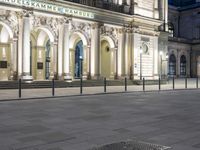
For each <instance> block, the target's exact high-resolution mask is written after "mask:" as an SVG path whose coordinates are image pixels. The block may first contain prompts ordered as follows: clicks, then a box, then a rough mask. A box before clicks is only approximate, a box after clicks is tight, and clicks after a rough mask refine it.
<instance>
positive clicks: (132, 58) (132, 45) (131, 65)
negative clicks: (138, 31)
mask: <svg viewBox="0 0 200 150" xmlns="http://www.w3.org/2000/svg"><path fill="white" fill-rule="evenodd" d="M133 31H134V29H133V28H132V29H131V33H130V36H131V37H130V39H131V42H130V52H129V58H130V61H129V67H130V68H129V70H130V79H133V78H134V51H135V47H134V46H135V38H134V32H133Z"/></svg>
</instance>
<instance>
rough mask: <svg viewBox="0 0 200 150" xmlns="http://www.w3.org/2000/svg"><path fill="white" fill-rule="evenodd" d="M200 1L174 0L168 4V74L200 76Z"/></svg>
mask: <svg viewBox="0 0 200 150" xmlns="http://www.w3.org/2000/svg"><path fill="white" fill-rule="evenodd" d="M199 14H200V1H198V0H176V1H171V0H170V5H169V21H168V25H169V33H170V34H169V46H168V49H169V75H170V76H176V77H185V76H187V77H199V76H200V26H199V25H200V16H199Z"/></svg>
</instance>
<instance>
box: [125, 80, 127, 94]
mask: <svg viewBox="0 0 200 150" xmlns="http://www.w3.org/2000/svg"><path fill="white" fill-rule="evenodd" d="M125 92H127V78H125Z"/></svg>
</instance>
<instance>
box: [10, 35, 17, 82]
mask: <svg viewBox="0 0 200 150" xmlns="http://www.w3.org/2000/svg"><path fill="white" fill-rule="evenodd" d="M10 49H11V62H10V64H11V66H10V79H11V80H16V79H17V38H13V40H12V41H11V44H10Z"/></svg>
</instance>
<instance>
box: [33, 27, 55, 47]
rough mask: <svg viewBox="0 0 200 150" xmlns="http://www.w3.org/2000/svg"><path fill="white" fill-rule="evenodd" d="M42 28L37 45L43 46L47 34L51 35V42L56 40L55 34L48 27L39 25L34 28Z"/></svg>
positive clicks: (36, 29)
mask: <svg viewBox="0 0 200 150" xmlns="http://www.w3.org/2000/svg"><path fill="white" fill-rule="evenodd" d="M38 30H40V33H39V35H38V41H37V45H38V46H42V45H44V41H45V39H46V35H47V36H48V37H49V39H50V42H54V34H53V33H52V32H51V31H50V30H49V29H48V28H46V27H37V28H35V29H34V31H38Z"/></svg>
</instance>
